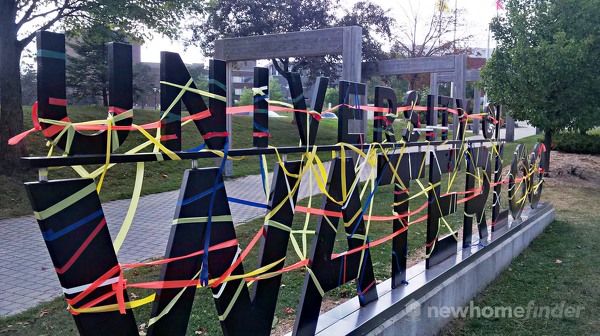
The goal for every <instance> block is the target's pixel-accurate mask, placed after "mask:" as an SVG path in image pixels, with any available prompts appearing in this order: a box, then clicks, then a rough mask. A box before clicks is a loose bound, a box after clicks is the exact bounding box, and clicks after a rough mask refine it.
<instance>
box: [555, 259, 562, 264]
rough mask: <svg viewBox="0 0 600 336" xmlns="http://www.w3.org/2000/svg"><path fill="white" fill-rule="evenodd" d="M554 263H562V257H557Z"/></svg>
mask: <svg viewBox="0 0 600 336" xmlns="http://www.w3.org/2000/svg"><path fill="white" fill-rule="evenodd" d="M554 263H555V264H562V260H560V259H556V260H555V261H554Z"/></svg>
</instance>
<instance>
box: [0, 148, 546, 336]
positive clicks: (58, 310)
mask: <svg viewBox="0 0 600 336" xmlns="http://www.w3.org/2000/svg"><path fill="white" fill-rule="evenodd" d="M294 139H296V137H295V136H294ZM535 141H536V139H535V138H534V137H532V138H527V139H524V140H523V141H522V142H524V143H528V144H529V145H528V148H531V144H532V143H533V142H535ZM515 146H516V144H508V145H507V148H506V150H505V153H504V154H505V155H504V157H505V159H506V160H508V158H509V157H510V156H511V153H512V151H513V150H514V147H515ZM180 173H181V172H178V174H180ZM457 176H458V177H457V179H456V180H455V182H454V184H453V186H452V188H451V189H450V190H451V191H461V190H464V183H465V182H464V173H462V172H461V173H459V174H458V175H457ZM422 182H423V183H425V184H427V182H426V179H423V180H422ZM447 182H448V178H447V177H445V178H444V180H443V183H444V184H447ZM412 185H413V186H414V185H416V183H414V182H413V184H412ZM113 188H114V186H113ZM443 189H444V190H446V188H443ZM392 191H393V187H392V186H381V187H380V188H379V189H378V192H377V193H376V195H375V198H374V207H373V214H374V215H390V214H391V213H392V207H391V203H392V199H393V195H392ZM504 192H505V190H504ZM550 193H551V192H548V191H546V192H545V194H544V195H545V196H546V195H547V194H550ZM490 198H491V196H490ZM321 200H322V197H321V196H319V197H315V198H313V207H319V206H320V205H321ZM424 201H425V198H424V197H421V198H417V199H415V200H413V201H411V203H410V204H411V209H412V210H414V209H416V208H417V207H418V206H420V205H421V204H423V202H424ZM299 203H300V204H306V203H307V199H304V200H302V201H301V202H299ZM462 212H463V206H462V205H459V207H458V211H457V212H456V213H455V214H453V215H452V216H449V217H448V222H449V223H451V226H452V227H453V229H455V230H456V229H458V228H460V226H461V223H462ZM311 218H312V219H313V220H311V221H310V223H309V228H308V229H309V230H314V228H315V226H316V222H315V220H314V219H315V216H312V217H311ZM414 218H416V217H414ZM304 219H305V215H304V214H301V213H297V214H296V216H295V218H294V228H295V229H299V228H301V227H302V225H303V223H304ZM134 225H135V224H134ZM261 225H262V218H260V219H256V220H253V221H251V222H249V223H247V224H244V225H241V226H238V227H237V228H236V233H237V236H238V239H239V241H240V244H241V246H245V245H246V244H247V243H248V242H249V241H250V239H251V238H252V237H253V236H254V234H255V233H256V232H257V230H259V229H260V228H261ZM391 232H392V226H391V223H389V222H372V223H371V225H370V231H369V237H370V239H371V240H374V239H377V238H380V237H383V236H386V235H388V234H390V233H391ZM425 232H426V224H425V223H424V222H423V223H419V224H415V225H414V226H411V228H410V230H409V248H410V255H418V254H419V252H418V251H419V250H422V249H423V245H424V243H425V239H426V238H425ZM447 233H448V232H447V231H443V232H442V235H445V234H447ZM312 238H313V237H312V236H308V242H309V244H310V242H311V241H312ZM298 239H300V237H298ZM309 246H310V245H309ZM346 248H347V246H346V241H345V236H344V234H343V233H342V232H341V230H340V233H339V235H338V237H337V239H336V246H335V251H336V252H341V251H344V250H346ZM257 250H258V249H255V250H254V251H253V252H252V253H251V254H250V255H249V257H248V258H247V259H246V260H245V261H244V265H245V267H246V271H249V270H251V269H253V267H254V265H256V262H257ZM370 253H371V256H372V261H373V264H374V270H375V276H376V278H377V279H378V280H385V279H387V278H389V277H390V273H391V247H390V244H389V243H386V244H383V245H381V246H378V247H375V248H373V249H372V250H371V252H370ZM297 260H298V257H297V256H296V253H295V252H294V251H293V248H292V246H291V244H290V246H289V248H288V258H287V259H286V263H287V264H292V263H294V262H296V261H297ZM304 276H305V273H304V272H303V271H301V270H299V271H293V272H288V273H286V274H284V275H283V283H284V284H285V286H282V287H281V290H280V294H279V300H278V306H277V309H276V317H277V321H278V322H280V324H281V322H286V323H288V324H289V323H290V321H292V320H293V318H294V314H295V309H296V307H297V305H298V300H299V297H300V295H301V286H302V282H303V279H304ZM158 277H159V268H157V267H149V268H147V269H138V270H135V271H129V272H128V273H127V278H128V281H129V282H130V283H132V282H143V281H150V280H157V279H158ZM128 291H129V293H130V295H135V296H136V297H143V296H145V295H148V294H150V291H146V290H141V289H129V290H128ZM355 295H356V290H355V285H354V284H352V283H350V284H347V285H344V286H342V287H340V288H338V289H336V290H333V291H331V292H329V293H327V295H326V300H330V301H334V302H336V301H339V300H344V299H347V298H349V297H353V296H355ZM149 313H150V306H143V307H140V308H138V309H136V310H135V314H136V320H137V321H138V324H142V323H147V321H148V318H149ZM195 331H202V332H203V333H208V334H210V335H218V334H221V331H220V327H219V323H218V319H217V316H216V313H215V309H214V304H213V299H212V297H211V293H210V291H209V290H207V289H205V288H201V289H199V290H198V291H197V298H196V300H195V302H194V307H193V312H192V315H191V319H190V323H189V327H188V334H190V335H194V332H195ZM2 332H6V333H8V334H11V335H39V334H47V335H56V334H59V333H60V334H61V335H76V334H77V332H76V328H75V325H74V323H73V321H72V318H71V317H70V315H69V313H68V312H67V311H66V310H65V303H64V300H63V299H62V298H57V299H55V300H54V301H51V302H49V303H45V304H42V305H39V306H38V307H35V308H33V309H30V310H28V311H26V312H24V313H21V314H18V315H16V316H13V317H10V318H4V319H0V334H2Z"/></svg>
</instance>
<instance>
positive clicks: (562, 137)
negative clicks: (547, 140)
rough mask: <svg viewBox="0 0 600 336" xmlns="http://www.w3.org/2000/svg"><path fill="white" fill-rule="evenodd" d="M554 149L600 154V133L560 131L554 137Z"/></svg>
mask: <svg viewBox="0 0 600 336" xmlns="http://www.w3.org/2000/svg"><path fill="white" fill-rule="evenodd" d="M554 147H555V148H556V150H559V151H561V152H566V153H576V154H600V135H595V134H585V135H584V134H580V133H566V132H565V133H560V134H558V135H557V136H556V137H555V138H554Z"/></svg>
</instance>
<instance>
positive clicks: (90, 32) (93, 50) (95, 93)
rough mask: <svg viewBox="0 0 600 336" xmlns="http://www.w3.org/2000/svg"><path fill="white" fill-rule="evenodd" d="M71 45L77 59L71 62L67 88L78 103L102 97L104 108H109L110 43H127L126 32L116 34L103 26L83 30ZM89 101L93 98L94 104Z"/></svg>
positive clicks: (97, 25) (71, 59) (74, 57)
mask: <svg viewBox="0 0 600 336" xmlns="http://www.w3.org/2000/svg"><path fill="white" fill-rule="evenodd" d="M70 37H71V38H70V41H69V42H67V45H68V46H69V47H70V48H71V49H72V50H73V52H74V53H75V55H73V57H69V60H68V62H67V85H68V87H69V88H71V96H72V97H73V98H75V100H76V101H82V100H86V98H87V100H88V102H89V103H95V102H96V101H95V100H94V99H93V98H95V97H100V98H101V99H102V105H103V106H108V76H107V73H108V71H107V69H108V63H107V56H108V55H107V47H106V44H107V43H109V42H127V35H126V34H125V33H124V32H122V31H117V30H112V29H110V28H109V27H108V26H107V25H105V24H102V23H97V24H94V25H92V26H90V27H88V28H86V29H83V30H80V31H79V34H78V35H77V36H70ZM89 98H92V100H91V101H90V100H89Z"/></svg>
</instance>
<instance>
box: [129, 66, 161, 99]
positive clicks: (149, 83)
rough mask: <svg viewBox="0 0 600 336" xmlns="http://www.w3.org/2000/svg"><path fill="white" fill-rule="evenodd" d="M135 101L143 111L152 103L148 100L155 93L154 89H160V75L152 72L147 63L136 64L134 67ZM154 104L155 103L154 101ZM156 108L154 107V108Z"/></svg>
mask: <svg viewBox="0 0 600 336" xmlns="http://www.w3.org/2000/svg"><path fill="white" fill-rule="evenodd" d="M132 70H133V101H134V102H135V103H136V104H138V105H140V106H141V107H142V109H144V108H146V105H150V102H148V101H146V99H147V98H148V97H149V96H150V95H151V94H153V93H154V91H153V89H154V88H157V87H159V78H158V77H157V75H158V74H156V73H153V72H152V68H151V67H150V66H149V65H148V64H145V63H136V64H134V65H133V69H132ZM152 104H154V101H152ZM154 107H155V106H154V105H152V108H154Z"/></svg>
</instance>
